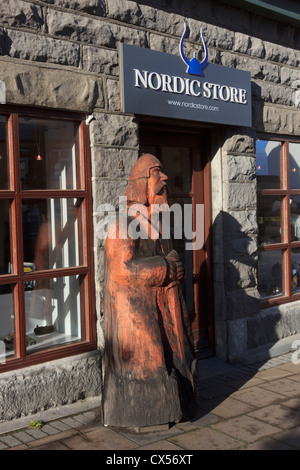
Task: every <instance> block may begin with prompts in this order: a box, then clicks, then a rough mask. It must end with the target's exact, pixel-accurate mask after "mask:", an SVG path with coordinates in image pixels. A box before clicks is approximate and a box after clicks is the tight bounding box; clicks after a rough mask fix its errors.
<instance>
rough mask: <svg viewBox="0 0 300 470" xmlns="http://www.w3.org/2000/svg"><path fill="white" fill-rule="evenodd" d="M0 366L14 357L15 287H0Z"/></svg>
mask: <svg viewBox="0 0 300 470" xmlns="http://www.w3.org/2000/svg"><path fill="white" fill-rule="evenodd" d="M0 305H1V310H0V364H1V363H4V362H5V360H6V358H7V357H9V356H13V355H14V350H15V335H14V302H13V286H11V285H2V286H0Z"/></svg>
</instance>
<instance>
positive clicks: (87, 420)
mask: <svg viewBox="0 0 300 470" xmlns="http://www.w3.org/2000/svg"><path fill="white" fill-rule="evenodd" d="M73 419H74V420H75V421H78V422H79V423H81V424H89V423H91V422H92V421H94V419H95V416H92V417H90V416H86V415H85V414H84V413H82V414H80V415H76V416H73Z"/></svg>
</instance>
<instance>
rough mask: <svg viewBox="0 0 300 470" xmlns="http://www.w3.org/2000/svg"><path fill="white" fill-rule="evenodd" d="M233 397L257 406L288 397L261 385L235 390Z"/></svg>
mask: <svg viewBox="0 0 300 470" xmlns="http://www.w3.org/2000/svg"><path fill="white" fill-rule="evenodd" d="M231 397H232V398H236V399H237V400H241V401H243V402H245V403H249V404H250V405H253V406H256V407H262V406H267V405H270V404H272V403H275V402H278V401H280V400H283V399H284V398H286V396H284V395H280V394H279V393H274V392H272V391H270V390H265V389H263V388H261V387H260V386H259V387H251V388H246V389H244V390H240V391H238V392H234V393H233V394H232V395H231Z"/></svg>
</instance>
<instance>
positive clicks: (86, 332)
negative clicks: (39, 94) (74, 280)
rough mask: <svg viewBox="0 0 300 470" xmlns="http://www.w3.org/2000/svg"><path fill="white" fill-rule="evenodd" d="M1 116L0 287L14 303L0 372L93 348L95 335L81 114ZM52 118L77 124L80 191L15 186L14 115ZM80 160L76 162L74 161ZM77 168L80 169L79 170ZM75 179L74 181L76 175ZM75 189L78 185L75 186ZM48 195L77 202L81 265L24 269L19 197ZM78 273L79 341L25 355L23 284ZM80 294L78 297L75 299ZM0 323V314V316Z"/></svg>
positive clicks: (10, 109) (8, 109)
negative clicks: (2, 225) (6, 226)
mask: <svg viewBox="0 0 300 470" xmlns="http://www.w3.org/2000/svg"><path fill="white" fill-rule="evenodd" d="M0 114H1V116H6V117H7V159H8V161H7V166H8V178H9V180H10V185H9V187H10V189H5V190H0V200H3V199H6V200H10V201H11V209H10V220H11V222H10V232H11V233H10V240H11V241H10V243H11V245H12V246H13V250H11V257H12V258H13V260H14V263H11V264H12V265H13V266H14V271H13V272H12V273H11V274H4V275H0V285H5V284H6V285H7V284H10V285H11V286H13V302H14V332H15V341H14V355H13V356H12V357H7V358H6V359H5V362H4V363H0V373H2V372H7V371H10V370H14V369H20V368H23V367H27V366H31V365H35V364H40V363H43V362H48V361H51V360H55V359H60V358H64V357H68V356H73V355H76V354H80V353H83V352H88V351H93V350H95V349H96V333H95V322H96V315H95V286H94V263H93V233H92V224H91V220H92V195H91V166H90V141H89V129H88V126H87V125H86V123H85V116H84V115H82V114H78V113H72V112H62V111H56V110H40V109H28V108H27V107H21V106H18V107H16V106H7V105H1V113H0ZM19 116H22V117H24V116H27V117H30V118H40V119H47V120H49V119H53V120H60V121H71V122H74V123H77V124H78V132H77V136H76V139H77V144H76V156H77V158H76V170H77V171H76V175H77V176H76V177H77V178H80V186H79V188H80V189H72V190H69V189H68V190H61V189H60V190H51V189H50V190H49V189H45V190H35V189H34V190H21V188H20V158H19V129H18V117H19ZM79 159H80V161H79ZM79 168H80V171H79ZM77 183H79V180H78V179H77ZM77 187H78V186H77ZM39 198H40V199H49V198H58V199H59V198H77V199H79V200H80V201H81V206H82V209H81V218H82V224H79V226H80V225H82V233H80V234H79V238H82V240H83V253H84V254H83V259H84V261H85V263H84V264H80V265H79V266H76V267H68V268H58V269H46V270H41V271H35V272H31V273H24V269H23V268H24V266H23V242H22V208H21V204H22V200H23V199H39ZM74 275H78V276H82V278H83V282H81V287H80V289H83V290H84V292H83V293H84V303H85V315H84V318H82V319H81V326H82V329H83V332H82V337H83V339H82V340H81V341H78V342H76V343H73V344H72V343H70V344H67V343H66V344H61V345H57V346H54V347H51V348H49V349H47V350H46V349H45V350H40V351H36V352H30V354H28V355H27V353H26V322H25V318H26V316H25V297H24V282H26V281H32V280H41V279H53V278H58V277H66V276H74ZM82 298H83V296H81V299H82ZM81 301H82V300H81ZM0 321H1V316H0Z"/></svg>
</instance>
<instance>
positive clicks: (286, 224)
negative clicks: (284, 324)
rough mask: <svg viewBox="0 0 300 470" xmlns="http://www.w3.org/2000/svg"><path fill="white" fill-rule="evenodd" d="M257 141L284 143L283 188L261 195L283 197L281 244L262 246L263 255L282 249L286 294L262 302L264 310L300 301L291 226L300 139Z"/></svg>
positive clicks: (298, 191) (299, 244)
mask: <svg viewBox="0 0 300 470" xmlns="http://www.w3.org/2000/svg"><path fill="white" fill-rule="evenodd" d="M257 140H268V141H271V142H278V143H279V144H281V148H280V189H260V190H259V189H258V190H257V194H258V196H279V197H281V198H282V201H283V204H281V226H280V228H281V242H279V243H270V244H267V245H258V250H259V251H260V252H267V251H274V250H281V252H282V254H281V266H282V295H281V296H276V297H271V296H270V297H268V298H262V299H261V308H263V309H264V308H268V307H272V306H275V305H282V304H286V303H290V302H294V301H297V300H300V292H296V293H292V286H291V276H290V275H289V274H288V273H291V250H292V248H300V240H299V241H291V226H290V204H289V203H287V202H289V200H290V198H291V196H300V182H299V189H291V188H290V178H289V172H290V167H289V144H290V143H299V144H300V139H299V138H296V137H291V136H281V135H271V136H270V135H266V134H259V135H258V136H257Z"/></svg>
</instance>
